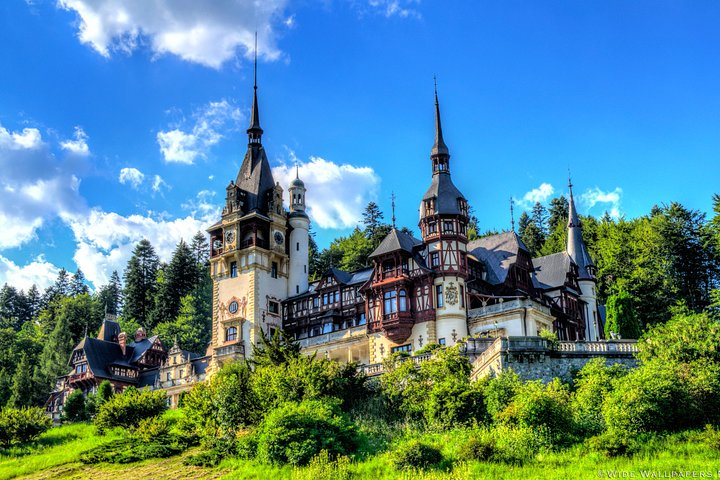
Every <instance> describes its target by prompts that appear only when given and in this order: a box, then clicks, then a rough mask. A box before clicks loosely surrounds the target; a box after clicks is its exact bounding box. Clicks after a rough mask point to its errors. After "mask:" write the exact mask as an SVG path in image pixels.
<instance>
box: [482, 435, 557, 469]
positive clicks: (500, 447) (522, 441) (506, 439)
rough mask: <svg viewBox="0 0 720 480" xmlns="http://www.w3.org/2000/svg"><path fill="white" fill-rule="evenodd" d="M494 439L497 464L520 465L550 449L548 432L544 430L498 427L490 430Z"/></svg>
mask: <svg viewBox="0 0 720 480" xmlns="http://www.w3.org/2000/svg"><path fill="white" fill-rule="evenodd" d="M490 432H491V434H492V436H493V438H495V446H496V448H497V453H496V454H495V460H496V461H498V462H503V463H508V464H514V465H522V464H523V463H525V462H527V461H530V460H532V459H533V458H535V456H536V455H537V454H538V453H539V452H541V451H543V450H547V449H549V448H550V447H551V441H550V438H549V435H548V432H547V431H546V430H545V429H544V428H532V427H522V426H519V427H518V426H515V427H513V426H508V425H499V426H496V427H495V428H493V429H492V430H490Z"/></svg>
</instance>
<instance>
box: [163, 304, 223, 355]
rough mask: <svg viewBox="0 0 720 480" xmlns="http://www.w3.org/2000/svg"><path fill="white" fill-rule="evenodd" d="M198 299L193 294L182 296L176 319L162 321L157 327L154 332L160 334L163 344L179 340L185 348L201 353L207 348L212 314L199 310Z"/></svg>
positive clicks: (180, 345) (179, 343) (181, 346)
mask: <svg viewBox="0 0 720 480" xmlns="http://www.w3.org/2000/svg"><path fill="white" fill-rule="evenodd" d="M208 296H209V295H208ZM198 300H199V299H196V298H195V297H194V296H193V295H186V296H184V297H182V299H180V310H179V311H178V315H177V317H176V318H175V320H172V321H167V322H162V323H160V324H158V325H157V326H156V327H155V331H154V333H156V334H157V335H159V336H160V340H161V341H162V342H163V344H165V345H172V344H173V343H175V341H177V343H178V346H179V347H180V348H182V349H183V350H189V351H191V352H199V353H203V352H205V350H207V345H208V342H209V341H210V321H209V320H210V314H207V315H204V314H202V312H199V311H198V303H199V302H198ZM201 308H202V307H201Z"/></svg>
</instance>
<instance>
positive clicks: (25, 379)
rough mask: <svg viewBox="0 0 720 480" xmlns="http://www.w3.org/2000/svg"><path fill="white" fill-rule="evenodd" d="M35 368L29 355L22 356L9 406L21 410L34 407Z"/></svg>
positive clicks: (13, 381)
mask: <svg viewBox="0 0 720 480" xmlns="http://www.w3.org/2000/svg"><path fill="white" fill-rule="evenodd" d="M32 376H33V366H32V364H31V363H30V359H29V358H28V356H27V354H25V353H22V354H21V355H20V363H18V366H17V368H16V369H15V375H13V379H12V387H11V394H10V400H8V406H10V407H15V408H20V407H30V406H32V405H33V397H34V387H35V386H34V384H33V379H32Z"/></svg>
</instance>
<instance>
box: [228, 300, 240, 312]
mask: <svg viewBox="0 0 720 480" xmlns="http://www.w3.org/2000/svg"><path fill="white" fill-rule="evenodd" d="M228 311H229V312H230V313H232V314H235V313H237V311H238V302H236V301H234V300H233V301H232V302H230V305H228Z"/></svg>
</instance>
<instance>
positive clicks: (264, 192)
mask: <svg viewBox="0 0 720 480" xmlns="http://www.w3.org/2000/svg"><path fill="white" fill-rule="evenodd" d="M235 184H236V185H237V186H238V187H239V188H240V189H241V190H243V191H245V193H246V195H245V204H244V205H243V211H244V212H245V213H252V212H259V213H261V214H267V213H268V200H269V199H270V196H271V193H270V192H271V191H272V189H273V188H274V187H275V181H274V180H273V176H272V171H271V170H270V163H269V162H268V159H267V155H266V154H265V149H264V148H263V147H262V145H253V146H250V147H248V150H247V153H246V154H245V159H244V160H243V163H242V165H241V166H240V171H239V172H238V175H237V179H236V180H235Z"/></svg>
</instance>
